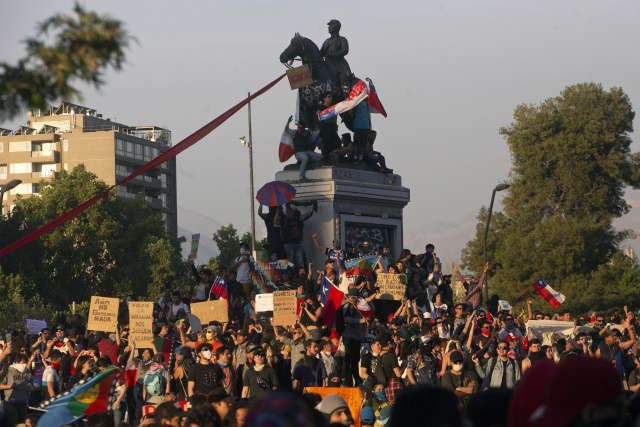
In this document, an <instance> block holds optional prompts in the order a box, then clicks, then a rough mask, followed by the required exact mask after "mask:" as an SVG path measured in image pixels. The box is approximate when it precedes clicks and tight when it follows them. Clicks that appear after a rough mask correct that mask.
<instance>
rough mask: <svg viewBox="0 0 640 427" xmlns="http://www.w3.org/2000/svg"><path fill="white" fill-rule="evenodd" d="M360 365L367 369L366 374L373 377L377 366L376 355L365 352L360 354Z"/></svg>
mask: <svg viewBox="0 0 640 427" xmlns="http://www.w3.org/2000/svg"><path fill="white" fill-rule="evenodd" d="M360 366H361V367H363V368H365V369H366V370H367V375H369V376H370V377H374V375H375V373H376V368H377V367H378V356H374V355H373V353H367V354H365V355H364V356H362V359H361V365H360Z"/></svg>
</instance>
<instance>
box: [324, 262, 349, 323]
mask: <svg viewBox="0 0 640 427" xmlns="http://www.w3.org/2000/svg"><path fill="white" fill-rule="evenodd" d="M320 286H321V289H320V294H321V295H322V298H321V299H320V304H321V305H322V311H323V316H322V324H323V325H325V326H326V327H327V329H329V330H331V329H333V324H334V322H335V318H336V311H338V309H339V308H340V304H342V299H343V298H344V292H342V291H341V290H340V289H338V288H337V287H336V285H334V284H333V283H331V282H330V281H329V280H327V278H326V277H324V274H323V275H322V281H321V284H320Z"/></svg>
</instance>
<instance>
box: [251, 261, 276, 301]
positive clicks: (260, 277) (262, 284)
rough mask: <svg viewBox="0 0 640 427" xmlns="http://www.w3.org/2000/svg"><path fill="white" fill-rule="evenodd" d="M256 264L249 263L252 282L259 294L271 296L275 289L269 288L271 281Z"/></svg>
mask: <svg viewBox="0 0 640 427" xmlns="http://www.w3.org/2000/svg"><path fill="white" fill-rule="evenodd" d="M256 265H257V264H255V263H253V262H250V263H249V271H251V280H252V281H253V286H254V288H256V290H257V292H258V293H259V294H269V293H271V292H273V289H272V288H271V287H270V286H269V280H268V278H267V276H266V274H265V272H264V271H262V269H260V268H256Z"/></svg>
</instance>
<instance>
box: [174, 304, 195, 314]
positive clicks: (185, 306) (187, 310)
mask: <svg viewBox="0 0 640 427" xmlns="http://www.w3.org/2000/svg"><path fill="white" fill-rule="evenodd" d="M180 309H183V310H184V312H185V313H191V312H190V311H189V306H187V305H186V304H185V303H183V302H181V303H180V304H178V305H175V304H171V313H173V315H174V316H177V315H178V310H180Z"/></svg>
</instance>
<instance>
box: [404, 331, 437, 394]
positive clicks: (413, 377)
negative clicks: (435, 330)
mask: <svg viewBox="0 0 640 427" xmlns="http://www.w3.org/2000/svg"><path fill="white" fill-rule="evenodd" d="M434 343H435V341H434V339H433V338H431V337H429V336H426V335H425V336H422V337H421V338H420V345H419V346H418V351H417V352H415V353H414V354H412V355H411V356H409V362H408V363H407V380H408V382H409V384H411V385H418V384H430V385H437V374H436V372H437V369H438V363H437V361H436V359H435V358H434V354H433V353H434V351H433V348H434Z"/></svg>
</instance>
